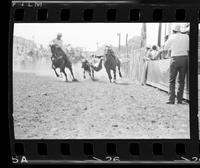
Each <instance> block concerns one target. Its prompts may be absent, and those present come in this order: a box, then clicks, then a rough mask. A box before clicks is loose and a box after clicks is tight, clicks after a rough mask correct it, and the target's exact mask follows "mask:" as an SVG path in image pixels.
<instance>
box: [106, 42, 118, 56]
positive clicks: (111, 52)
mask: <svg viewBox="0 0 200 168" xmlns="http://www.w3.org/2000/svg"><path fill="white" fill-rule="evenodd" d="M105 52H106V55H110V56H112V57H114V58H116V56H115V53H114V51H113V49H112V48H111V47H110V46H108V45H106V48H105Z"/></svg>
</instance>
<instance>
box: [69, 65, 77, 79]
mask: <svg viewBox="0 0 200 168" xmlns="http://www.w3.org/2000/svg"><path fill="white" fill-rule="evenodd" d="M69 70H70V73H71V75H72V78H73V81H75V80H76V79H75V78H74V74H73V70H72V66H70V67H69Z"/></svg>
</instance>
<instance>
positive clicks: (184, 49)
mask: <svg viewBox="0 0 200 168" xmlns="http://www.w3.org/2000/svg"><path fill="white" fill-rule="evenodd" d="M164 49H165V50H171V56H172V57H173V56H183V55H188V51H189V36H188V35H187V34H181V33H176V34H172V35H170V36H169V39H168V40H167V41H166V43H165V46H164Z"/></svg>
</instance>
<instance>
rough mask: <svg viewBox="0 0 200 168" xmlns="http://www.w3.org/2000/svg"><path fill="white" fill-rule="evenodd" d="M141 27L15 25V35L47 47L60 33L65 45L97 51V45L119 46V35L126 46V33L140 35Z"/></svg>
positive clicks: (123, 24) (134, 24) (63, 24)
mask: <svg viewBox="0 0 200 168" xmlns="http://www.w3.org/2000/svg"><path fill="white" fill-rule="evenodd" d="M141 26H142V24H141V23H15V25H14V35H16V36H21V37H24V38H26V39H31V40H34V41H35V42H36V43H37V45H39V44H42V45H44V46H47V45H48V44H49V42H50V41H51V40H52V39H54V38H56V36H57V33H59V32H60V33H62V35H63V36H62V39H63V42H64V44H71V45H72V46H79V47H83V48H85V49H86V50H89V51H95V50H96V49H97V43H98V45H99V46H101V45H104V44H111V45H113V46H118V43H119V41H118V40H119V36H118V35H117V34H118V33H121V45H125V42H126V33H128V37H129V38H131V37H133V36H134V35H140V34H141Z"/></svg>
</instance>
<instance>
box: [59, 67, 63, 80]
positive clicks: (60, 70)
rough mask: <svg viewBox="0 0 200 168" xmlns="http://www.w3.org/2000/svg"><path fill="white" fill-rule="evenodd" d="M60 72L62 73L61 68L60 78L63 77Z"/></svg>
mask: <svg viewBox="0 0 200 168" xmlns="http://www.w3.org/2000/svg"><path fill="white" fill-rule="evenodd" d="M62 72H63V71H62V70H61V68H60V78H62V77H63V75H62Z"/></svg>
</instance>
